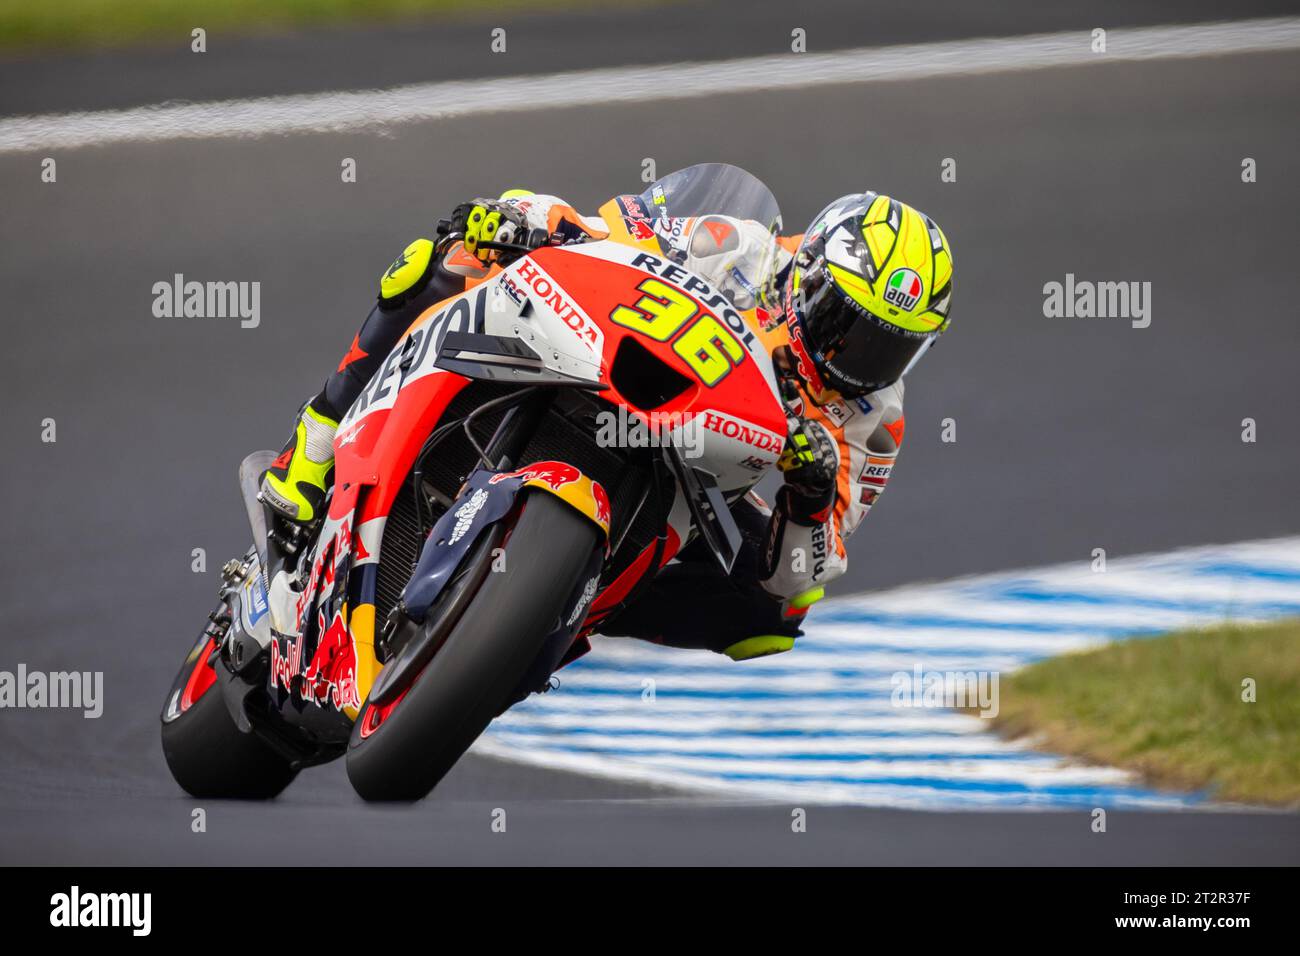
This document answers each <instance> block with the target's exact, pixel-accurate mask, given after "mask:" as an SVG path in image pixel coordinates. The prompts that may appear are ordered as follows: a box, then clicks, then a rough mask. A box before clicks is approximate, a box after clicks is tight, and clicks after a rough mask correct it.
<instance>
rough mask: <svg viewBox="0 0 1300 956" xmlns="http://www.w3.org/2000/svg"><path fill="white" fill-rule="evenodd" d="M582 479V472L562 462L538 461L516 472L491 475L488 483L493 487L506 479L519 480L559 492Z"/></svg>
mask: <svg viewBox="0 0 1300 956" xmlns="http://www.w3.org/2000/svg"><path fill="white" fill-rule="evenodd" d="M581 477H582V472H580V471H578V469H577V468H574V467H573V466H572V465H568V464H565V463H564V462H562V461H538V462H534V463H533V464H531V465H528V466H527V467H525V468H520V469H519V470H518V471H506V472H502V473H501V474H499V475H493V476H492V477H491V478H490V479H489V481H488V483H489V484H493V485H495V484H496V483H497V482H498V481H504V480H505V479H507V478H519V479H521V480H523V481H540V482H543V483H545V484H546V486H547V487H549V488H550V489H551V490H552V491H559V490H560V488H561V487H563V486H564V485H568V484H572V483H573V482H575V481H577V480H578V479H579V478H581Z"/></svg>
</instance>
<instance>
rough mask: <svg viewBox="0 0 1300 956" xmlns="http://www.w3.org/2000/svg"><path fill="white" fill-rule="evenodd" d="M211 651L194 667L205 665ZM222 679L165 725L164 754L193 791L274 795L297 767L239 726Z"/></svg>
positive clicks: (218, 664)
mask: <svg viewBox="0 0 1300 956" xmlns="http://www.w3.org/2000/svg"><path fill="white" fill-rule="evenodd" d="M206 657H207V655H206V654H201V655H199V658H198V660H196V661H195V663H194V664H193V667H194V668H200V667H206V666H208V665H207V663H206ZM212 666H214V667H216V668H218V672H217V673H218V676H217V681H216V682H215V683H212V684H210V685H209V686H208V687H207V688H206V689H205V690H204V691H203V693H202V694H201V695H200V696H199V697H198V698H197V699H196V700H195V701H194V702H193V703H192V704H190V706H189V707H188V708H186V709H185V710H183V711H182V712H181V713H180V714H179V715H177V716H176V717H175V718H174V719H172V720H170V721H165V722H164V723H163V725H162V748H163V756H164V757H166V758H167V767H168V769H170V770H171V772H172V777H173V778H175V780H176V782H177V783H178V784H180V785H181V788H182V789H184V790H185V792H186V793H189V794H190V795H191V796H195V797H202V798H220V797H229V798H233V799H239V800H269V799H271V798H272V797H274V796H276V795H278V794H279V793H280V791H281V790H283V789H284V788H285V787H287V786H288V785H289V783H290V782H291V781H292V780H293V778H294V777H295V776H297V773H298V772H297V771H296V770H293V769H291V768H290V767H289V762H288V761H287V760H285V759H284V758H283V757H281V756H280V755H279V754H278V753H276V752H275V751H274V750H272V749H271V748H270V747H269V746H267V745H266V744H265V743H263V742H262V741H261V740H260V739H259V738H258V737H257V736H256V735H255V734H246V733H243V732H241V731H240V729H239V728H238V727H237V726H235V722H234V720H233V719H232V718H231V716H230V711H229V710H228V709H227V707H226V702H225V700H224V699H223V698H222V696H221V686H220V669H221V668H222V667H223V665H222V663H221V662H220V661H217V662H215V663H214V664H213V665H212Z"/></svg>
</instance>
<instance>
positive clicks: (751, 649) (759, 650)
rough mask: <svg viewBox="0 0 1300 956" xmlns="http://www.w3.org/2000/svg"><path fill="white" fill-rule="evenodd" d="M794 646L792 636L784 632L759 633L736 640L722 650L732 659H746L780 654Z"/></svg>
mask: <svg viewBox="0 0 1300 956" xmlns="http://www.w3.org/2000/svg"><path fill="white" fill-rule="evenodd" d="M793 647H794V638H793V637H789V636H788V635H785V634H760V635H758V636H757V637H747V638H745V639H744V640H743V641H737V642H736V643H735V644H732V645H731V646H730V647H728V648H726V649H724V650H723V652H722V653H724V654H726V655H727V656H728V657H730V658H731V659H732V660H733V661H748V660H753V659H754V658H755V657H767V656H768V655H770V654H782V653H784V652H786V651H788V650H790V649H791V648H793Z"/></svg>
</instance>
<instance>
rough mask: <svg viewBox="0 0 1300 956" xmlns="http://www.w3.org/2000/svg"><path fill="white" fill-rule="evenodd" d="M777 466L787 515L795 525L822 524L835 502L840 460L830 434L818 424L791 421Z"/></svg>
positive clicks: (800, 420)
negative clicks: (782, 473)
mask: <svg viewBox="0 0 1300 956" xmlns="http://www.w3.org/2000/svg"><path fill="white" fill-rule="evenodd" d="M789 422H790V429H789V435H788V437H787V438H786V441H785V450H784V451H783V452H782V454H781V458H780V460H778V461H777V467H778V468H780V469H781V471H783V472H785V487H784V488H783V489H782V494H783V495H784V501H785V505H786V512H787V514H788V515H789V517H790V519H791V520H792V521H794V522H795V523H796V524H803V525H812V524H821V523H822V522H823V521H825V520H826V515H827V512H828V509H829V508H830V506H831V505H832V504H833V503H834V501H835V485H836V481H835V480H836V476H837V472H838V471H839V459H838V457H837V455H836V453H835V442H834V440H833V439H832V438H831V436H830V433H829V432H827V430H826V429H825V428H824V427H823V426H822V425H820V424H819V423H817V422H810V421H807V420H806V419H802V418H791V419H790V420H789Z"/></svg>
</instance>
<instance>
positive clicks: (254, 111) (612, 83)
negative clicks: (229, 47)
mask: <svg viewBox="0 0 1300 956" xmlns="http://www.w3.org/2000/svg"><path fill="white" fill-rule="evenodd" d="M1106 46H1107V49H1106V52H1105V53H1094V52H1092V37H1091V32H1090V31H1088V30H1077V31H1070V32H1068V33H1051V34H1035V35H1030V36H1021V37H1006V38H1000V39H981V40H956V41H951V42H946V43H920V44H909V45H906V46H892V47H880V48H870V49H865V48H864V49H854V50H840V51H836V52H833V53H802V54H793V53H787V54H780V55H776V56H763V57H750V58H747V59H738V60H724V61H720V62H715V63H676V64H665V65H662V66H636V67H616V68H610V69H599V70H584V71H579V72H568V73H555V74H550V75H545V76H517V77H504V78H499V79H488V80H464V81H451V82H441V83H421V84H416V85H411V86H401V87H396V88H393V89H388V90H358V91H352V92H332V93H311V94H302V95H295V96H273V97H266V98H261V99H248V100H225V101H220V102H213V103H194V104H181V105H158V106H145V107H139V108H135V109H128V110H108V111H103V112H94V113H67V114H57V115H44V116H20V117H14V118H11V119H5V120H0V153H6V152H22V151H28V150H38V149H41V150H50V149H71V148H75V147H80V146H92V145H104V144H110V143H127V142H157V141H161V140H172V139H207V138H215V137H238V136H265V135H269V134H276V133H280V134H283V133H323V132H341V131H346V130H355V129H362V128H367V127H376V126H392V125H396V124H400V123H411V122H420V121H427V120H436V119H443V118H447V117H453V116H468V115H472V114H478V113H491V112H509V111H529V112H531V111H534V110H538V109H548V108H564V107H573V106H590V105H607V104H610V103H633V102H648V101H654V100H672V99H688V98H693V97H705V96H716V95H718V94H720V93H742V92H753V91H755V90H792V89H801V88H806V87H811V86H822V85H826V84H835V83H866V82H872V81H881V80H909V79H918V78H923V77H935V76H952V75H958V74H972V73H990V72H1000V71H1007V70H1028V69H1041V68H1046V67H1059V66H1074V65H1081V64H1092V63H1105V62H1116V61H1127V60H1150V59H1165V58H1172V57H1196V56H1207V55H1223V54H1234V53H1255V52H1263V51H1269V50H1291V49H1296V48H1300V18H1297V17H1284V18H1276V19H1267V20H1245V21H1239V22H1234V23H1217V24H1201V25H1196V26H1163V27H1144V28H1133V29H1121V28H1117V29H1113V30H1108V31H1107V36H1106Z"/></svg>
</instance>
